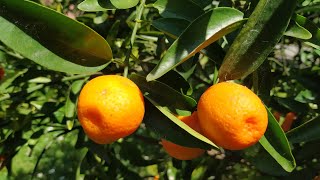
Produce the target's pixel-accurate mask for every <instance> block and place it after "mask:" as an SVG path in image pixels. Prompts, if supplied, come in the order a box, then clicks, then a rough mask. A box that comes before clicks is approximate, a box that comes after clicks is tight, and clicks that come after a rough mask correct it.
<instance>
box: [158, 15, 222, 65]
mask: <svg viewBox="0 0 320 180" xmlns="http://www.w3.org/2000/svg"><path fill="white" fill-rule="evenodd" d="M189 24H190V23H189V22H188V21H187V20H182V19H175V18H160V19H157V20H154V21H152V25H153V26H154V27H155V28H157V29H159V30H160V31H162V32H164V33H165V34H167V35H168V36H170V37H171V38H173V39H177V38H178V37H179V36H180V35H181V34H182V33H183V31H184V30H185V29H186V28H187V27H188V26H189ZM200 53H202V54H204V55H206V56H208V57H209V58H210V59H211V60H213V61H214V62H216V63H218V64H221V63H222V60H223V58H224V56H225V52H224V50H223V49H222V47H221V46H220V45H219V44H218V43H216V42H214V43H212V44H210V45H209V46H208V47H206V48H204V49H202V50H201V51H200Z"/></svg>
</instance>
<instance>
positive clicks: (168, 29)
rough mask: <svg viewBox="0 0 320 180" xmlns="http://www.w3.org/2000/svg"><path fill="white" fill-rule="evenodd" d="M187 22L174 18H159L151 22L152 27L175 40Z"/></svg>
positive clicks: (186, 25)
mask: <svg viewBox="0 0 320 180" xmlns="http://www.w3.org/2000/svg"><path fill="white" fill-rule="evenodd" d="M189 24H190V22H189V21H187V20H183V19H176V18H161V19H157V20H154V21H152V25H153V26H154V27H155V28H157V29H159V30H160V31H162V32H164V33H166V34H167V35H168V36H170V37H172V38H174V39H176V38H177V37H178V36H180V34H181V33H182V32H183V31H184V30H185V29H186V28H187V27H188V25H189Z"/></svg>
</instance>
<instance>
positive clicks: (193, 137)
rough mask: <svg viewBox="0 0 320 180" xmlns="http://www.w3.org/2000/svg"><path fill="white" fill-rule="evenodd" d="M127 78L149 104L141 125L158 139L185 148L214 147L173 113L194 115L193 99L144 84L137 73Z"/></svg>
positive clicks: (163, 86) (160, 85)
mask: <svg viewBox="0 0 320 180" xmlns="http://www.w3.org/2000/svg"><path fill="white" fill-rule="evenodd" d="M129 78H130V79H131V80H132V81H133V82H135V83H136V84H137V85H138V86H139V88H140V89H141V91H142V92H143V93H144V96H145V97H146V98H147V99H148V100H149V101H150V102H151V103H152V104H150V103H149V102H146V114H145V117H144V123H145V124H146V125H147V126H148V127H150V128H151V129H153V130H154V131H155V132H156V133H157V134H158V135H159V136H160V138H165V139H167V140H169V141H172V142H174V143H177V144H180V145H183V146H188V147H198V148H204V149H209V148H212V147H216V145H214V143H212V142H211V141H210V140H208V139H207V138H206V137H204V136H202V135H201V134H199V133H198V132H196V131H194V130H193V129H192V128H190V127H189V126H188V125H186V124H184V123H183V122H182V121H180V120H179V119H178V118H177V117H175V116H174V115H173V114H172V113H174V114H176V115H178V114H181V111H182V113H185V115H186V112H185V111H191V112H193V111H194V108H195V107H196V101H195V100H193V99H192V98H190V97H188V96H185V95H182V94H180V93H179V92H177V91H175V90H173V89H172V88H170V87H169V86H167V85H166V84H163V83H161V82H159V81H151V82H147V81H146V79H145V77H143V76H140V75H136V74H132V75H130V77H129ZM155 107H156V108H155ZM190 114H191V113H189V114H188V115H190Z"/></svg>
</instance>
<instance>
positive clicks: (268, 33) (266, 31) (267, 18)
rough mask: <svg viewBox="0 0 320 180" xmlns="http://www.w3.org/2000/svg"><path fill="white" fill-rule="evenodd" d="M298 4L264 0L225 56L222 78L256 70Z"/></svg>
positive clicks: (280, 35)
mask: <svg viewBox="0 0 320 180" xmlns="http://www.w3.org/2000/svg"><path fill="white" fill-rule="evenodd" d="M295 7H296V0H291V1H290V0H277V1H269V0H260V1H259V3H258V4H257V6H256V8H255V9H254V11H253V13H252V14H251V15H250V17H249V19H248V22H247V23H246V24H245V26H244V28H242V29H241V31H240V33H239V34H238V36H237V37H236V39H235V40H234V41H233V43H232V45H231V47H230V48H229V50H228V52H227V54H226V56H225V58H224V60H223V63H222V65H221V67H220V69H219V79H220V81H226V80H233V79H240V78H243V77H246V76H247V75H249V74H251V73H252V72H253V71H255V70H256V69H257V68H258V67H259V66H260V65H261V64H262V63H263V61H264V60H265V59H266V58H267V56H268V55H269V54H270V53H271V52H272V50H273V48H274V46H275V45H276V44H277V43H278V41H279V40H280V38H281V37H282V35H283V33H284V32H285V30H286V28H287V26H288V24H289V21H290V18H291V15H292V13H293V11H294V8H295Z"/></svg>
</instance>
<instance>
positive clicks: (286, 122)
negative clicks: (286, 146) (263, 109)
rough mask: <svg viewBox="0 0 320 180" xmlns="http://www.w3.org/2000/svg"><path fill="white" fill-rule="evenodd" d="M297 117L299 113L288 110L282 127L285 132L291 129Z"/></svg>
mask: <svg viewBox="0 0 320 180" xmlns="http://www.w3.org/2000/svg"><path fill="white" fill-rule="evenodd" d="M296 119H297V115H296V114H295V113H294V112H288V113H287V114H286V117H285V120H284V122H283V123H282V125H281V127H282V129H283V131H284V132H287V131H289V130H290V129H291V126H292V123H293V121H294V120H296Z"/></svg>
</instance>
